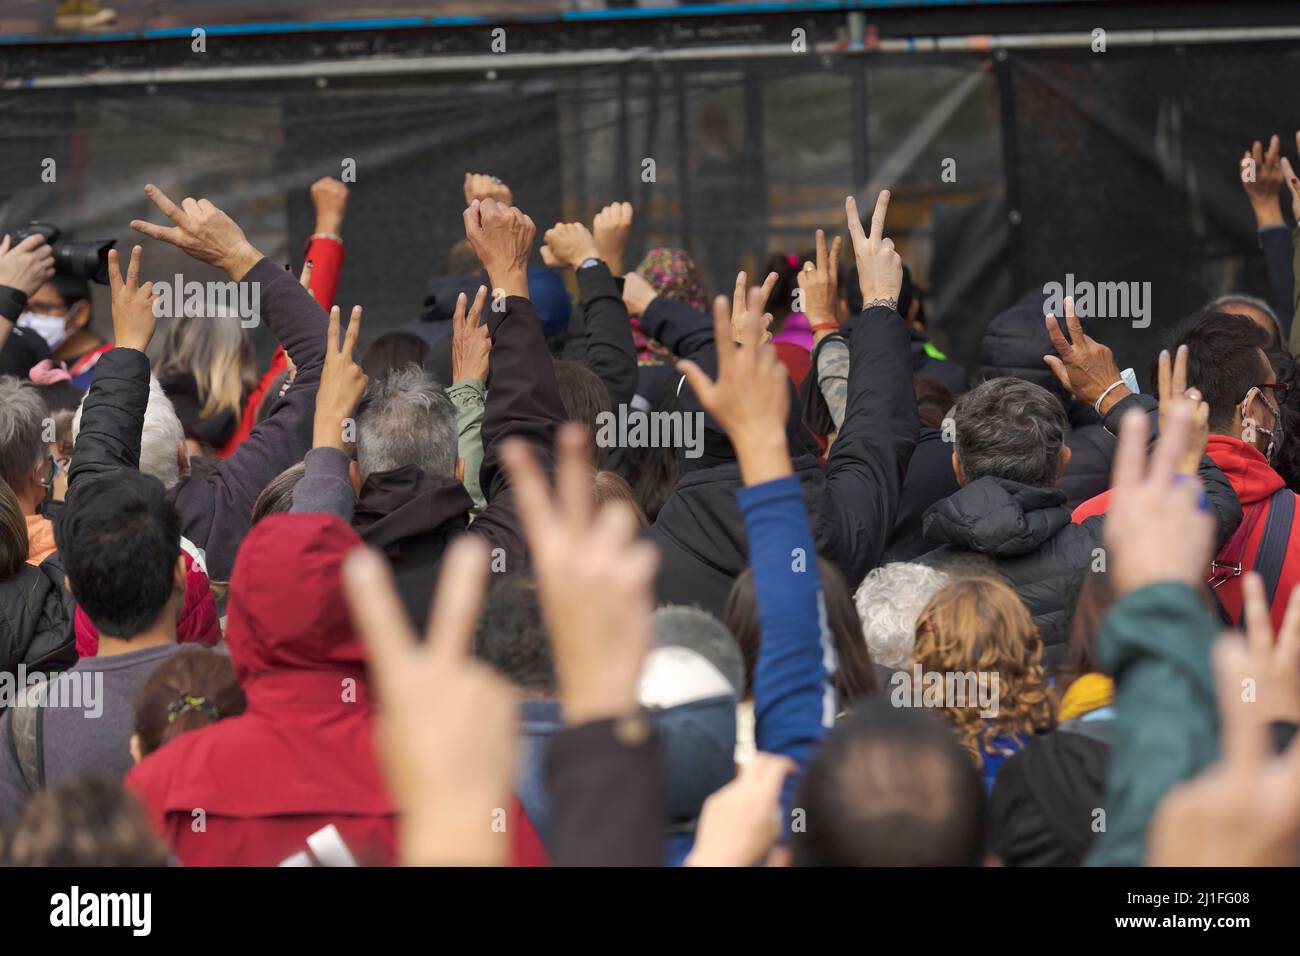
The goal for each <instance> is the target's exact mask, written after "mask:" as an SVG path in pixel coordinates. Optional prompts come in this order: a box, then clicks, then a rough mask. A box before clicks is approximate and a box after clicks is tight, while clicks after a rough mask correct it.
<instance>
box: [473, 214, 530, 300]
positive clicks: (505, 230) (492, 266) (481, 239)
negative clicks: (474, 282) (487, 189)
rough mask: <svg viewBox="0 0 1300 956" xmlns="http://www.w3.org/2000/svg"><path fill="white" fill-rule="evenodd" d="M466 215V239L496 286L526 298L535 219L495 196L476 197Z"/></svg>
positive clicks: (508, 292)
mask: <svg viewBox="0 0 1300 956" xmlns="http://www.w3.org/2000/svg"><path fill="white" fill-rule="evenodd" d="M464 218H465V238H466V239H468V240H469V244H470V246H472V247H473V249H474V254H475V255H477V256H478V259H479V262H481V263H483V267H484V268H485V269H486V270H487V274H488V279H489V280H490V281H491V282H492V286H493V289H494V290H495V289H501V290H503V291H504V292H505V294H506V295H517V296H522V297H524V298H527V297H528V258H529V256H530V255H532V251H533V238H534V237H535V236H536V235H537V227H536V226H535V225H533V221H532V220H531V219H529V218H528V217H527V216H526V215H524V214H523V213H522V212H521V211H520V210H518V209H516V208H515V207H514V206H505V205H502V204H501V203H499V202H497V201H496V200H495V199H484V200H478V199H475V200H474V201H473V202H471V203H470V205H469V207H468V208H467V209H466V210H465V217H464ZM495 294H496V293H495V292H494V293H493V295H495Z"/></svg>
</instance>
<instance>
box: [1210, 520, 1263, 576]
mask: <svg viewBox="0 0 1300 956" xmlns="http://www.w3.org/2000/svg"><path fill="white" fill-rule="evenodd" d="M1263 511H1264V508H1263V502H1260V501H1257V502H1255V504H1253V505H1247V506H1246V509H1245V514H1244V515H1243V516H1242V519H1241V524H1239V525H1238V526H1237V530H1236V531H1234V532H1233V534H1232V537H1231V538H1229V539H1228V543H1227V544H1225V545H1224V546H1223V550H1222V551H1220V552H1219V553H1218V554H1216V555H1215V556H1214V559H1213V560H1211V561H1210V577H1209V579H1208V580H1207V581H1206V582H1205V583H1206V584H1208V585H1209V586H1210V587H1211V588H1213V589H1215V590H1218V589H1219V588H1220V587H1222V586H1223V585H1225V584H1227V583H1228V582H1229V581H1231V580H1232V579H1233V578H1237V577H1241V562H1242V558H1244V557H1245V555H1246V543H1247V542H1248V541H1249V540H1250V536H1251V534H1252V533H1254V531H1255V525H1256V523H1257V522H1258V521H1259V516H1260V515H1261V514H1263Z"/></svg>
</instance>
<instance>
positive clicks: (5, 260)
mask: <svg viewBox="0 0 1300 956" xmlns="http://www.w3.org/2000/svg"><path fill="white" fill-rule="evenodd" d="M53 276H54V249H53V248H51V247H50V245H49V243H47V242H46V241H45V237H44V236H42V235H41V234H40V233H35V232H34V233H32V234H31V235H30V236H28V237H27V238H25V239H23V241H22V242H20V243H18V244H17V245H14V244H13V242H12V240H11V239H10V238H9V236H7V235H6V236H5V237H4V239H2V240H0V285H3V286H8V287H9V288H11V289H17V290H18V291H19V292H21V293H22V294H23V295H27V296H31V295H35V294H36V290H37V289H39V288H40V287H41V286H43V285H44V284H45V283H46V282H48V281H49V280H50V279H51V278H53Z"/></svg>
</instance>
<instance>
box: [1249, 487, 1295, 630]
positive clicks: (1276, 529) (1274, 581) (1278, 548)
mask: <svg viewBox="0 0 1300 956" xmlns="http://www.w3.org/2000/svg"><path fill="white" fill-rule="evenodd" d="M1294 518H1295V493H1294V492H1293V491H1291V489H1290V488H1279V489H1278V490H1277V491H1275V492H1273V497H1272V498H1270V499H1269V507H1268V518H1267V519H1266V520H1265V522H1264V534H1263V536H1262V537H1261V538H1260V539H1259V550H1258V551H1256V552H1255V571H1256V572H1257V573H1258V574H1259V576H1260V577H1262V578H1263V579H1264V593H1265V595H1267V597H1268V603H1269V606H1270V607H1272V606H1273V597H1274V596H1275V595H1276V594H1277V585H1278V581H1279V580H1280V579H1281V577H1282V565H1283V563H1284V562H1285V561H1286V552H1287V546H1288V545H1289V544H1290V543H1291V524H1292V521H1293V519H1294Z"/></svg>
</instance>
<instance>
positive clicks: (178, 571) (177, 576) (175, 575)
mask: <svg viewBox="0 0 1300 956" xmlns="http://www.w3.org/2000/svg"><path fill="white" fill-rule="evenodd" d="M188 577H189V572H188V571H186V570H185V552H184V551H182V552H181V553H180V554H178V555H176V567H174V568H172V590H173V591H179V592H180V594H181V596H182V597H184V595H185V580H186V578H188Z"/></svg>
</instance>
